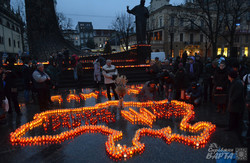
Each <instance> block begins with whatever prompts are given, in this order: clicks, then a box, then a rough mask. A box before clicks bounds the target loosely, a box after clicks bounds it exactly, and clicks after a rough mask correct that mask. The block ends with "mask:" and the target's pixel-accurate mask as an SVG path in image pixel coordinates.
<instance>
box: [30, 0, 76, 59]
mask: <svg viewBox="0 0 250 163" xmlns="http://www.w3.org/2000/svg"><path fill="white" fill-rule="evenodd" d="M25 9H26V20H27V31H28V42H29V47H30V54H31V56H32V57H33V58H34V59H37V60H40V61H44V60H48V58H49V55H50V53H52V52H54V51H60V50H62V49H63V48H65V47H67V48H68V49H69V51H70V52H71V53H75V54H78V53H80V50H78V49H76V48H75V47H74V46H73V45H71V44H70V43H69V42H67V41H66V40H64V38H63V36H62V34H61V31H60V29H59V26H58V21H57V17H56V13H55V6H54V1H53V0H25Z"/></svg>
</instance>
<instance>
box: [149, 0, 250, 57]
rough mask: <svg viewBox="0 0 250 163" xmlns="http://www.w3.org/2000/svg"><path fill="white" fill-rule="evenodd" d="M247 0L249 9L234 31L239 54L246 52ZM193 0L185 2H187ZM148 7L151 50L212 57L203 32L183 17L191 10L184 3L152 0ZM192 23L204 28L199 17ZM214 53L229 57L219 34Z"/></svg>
mask: <svg viewBox="0 0 250 163" xmlns="http://www.w3.org/2000/svg"><path fill="white" fill-rule="evenodd" d="M249 1H250V0H247V1H245V2H246V5H248V12H246V13H244V14H243V15H242V16H241V17H240V18H239V22H238V24H237V29H236V33H235V41H234V48H235V49H236V51H237V54H238V56H243V55H246V56H248V55H249V48H250V47H249V46H250V38H249V37H250V36H249V34H250V32H249V31H250V21H249V20H250V9H249V8H250V7H249V6H250V2H249ZM194 2H195V1H193V0H190V1H187V3H194ZM148 9H149V12H150V16H149V19H148V24H147V31H148V43H149V44H151V45H152V51H154V52H155V51H160V52H165V54H166V57H176V56H182V54H183V52H184V51H187V53H188V55H195V54H196V53H197V54H199V55H200V56H202V57H204V56H205V55H207V56H208V57H212V48H211V47H209V40H208V38H207V37H206V35H205V34H204V33H203V32H202V31H201V30H200V29H199V28H198V27H196V26H195V25H194V24H193V23H191V22H187V21H185V20H184V19H182V17H185V16H184V15H187V14H188V13H190V12H194V11H191V10H190V9H188V8H187V7H186V6H185V5H179V6H172V5H170V4H169V1H168V0H151V3H150V6H149V7H148ZM196 12H198V10H196ZM191 14H192V13H191ZM195 24H197V25H199V26H200V27H202V26H203V27H204V28H206V27H205V25H204V22H203V21H202V20H198V19H197V20H195ZM203 27H202V28H203ZM225 31H226V30H225ZM217 54H218V55H219V54H222V55H225V56H230V49H229V45H228V43H227V42H226V41H225V39H224V38H223V37H221V36H218V42H217Z"/></svg>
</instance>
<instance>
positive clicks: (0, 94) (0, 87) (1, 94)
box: [0, 65, 6, 121]
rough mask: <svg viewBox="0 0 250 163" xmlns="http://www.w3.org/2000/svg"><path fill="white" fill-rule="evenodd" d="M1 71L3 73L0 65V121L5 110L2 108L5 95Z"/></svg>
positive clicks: (3, 116)
mask: <svg viewBox="0 0 250 163" xmlns="http://www.w3.org/2000/svg"><path fill="white" fill-rule="evenodd" d="M3 73H4V68H3V66H2V65H1V66H0V109H1V110H0V121H1V120H3V119H5V118H6V115H5V112H4V110H3V108H2V104H3V100H4V97H5V95H4V82H3V80H2V76H3Z"/></svg>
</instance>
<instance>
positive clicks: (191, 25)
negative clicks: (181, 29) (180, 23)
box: [190, 21, 194, 29]
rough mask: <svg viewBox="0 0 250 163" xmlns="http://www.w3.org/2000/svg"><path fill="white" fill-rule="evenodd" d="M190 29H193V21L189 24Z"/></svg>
mask: <svg viewBox="0 0 250 163" xmlns="http://www.w3.org/2000/svg"><path fill="white" fill-rule="evenodd" d="M190 28H191V29H194V23H193V21H191V22H190Z"/></svg>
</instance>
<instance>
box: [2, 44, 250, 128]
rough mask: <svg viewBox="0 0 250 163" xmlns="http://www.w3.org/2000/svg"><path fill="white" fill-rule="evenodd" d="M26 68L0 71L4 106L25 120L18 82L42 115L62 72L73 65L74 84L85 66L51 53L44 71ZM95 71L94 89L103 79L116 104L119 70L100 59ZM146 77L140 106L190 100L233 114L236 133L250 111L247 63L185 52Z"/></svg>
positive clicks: (154, 64) (27, 63) (30, 64)
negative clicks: (144, 103)
mask: <svg viewBox="0 0 250 163" xmlns="http://www.w3.org/2000/svg"><path fill="white" fill-rule="evenodd" d="M23 63H24V64H23V66H22V68H21V73H20V72H18V70H17V67H16V66H14V62H12V61H11V62H9V64H8V66H5V67H4V66H1V67H0V103H1V105H0V106H3V105H4V103H5V101H6V99H7V101H8V103H9V104H8V105H9V106H8V107H9V109H8V113H9V114H12V112H13V108H14V109H15V112H16V114H17V115H22V113H21V111H20V107H19V103H18V98H17V97H18V88H17V82H16V80H17V79H18V78H22V79H23V86H24V92H23V93H24V99H25V103H27V104H28V103H32V102H33V101H35V100H36V98H35V96H37V97H38V98H37V99H38V104H39V106H40V110H41V111H44V110H46V109H48V107H49V103H51V101H50V90H51V89H57V87H58V81H59V76H60V74H61V73H62V71H63V69H64V68H68V67H70V66H71V67H72V68H73V69H74V80H76V81H77V80H78V79H79V77H81V75H79V73H80V72H81V71H82V64H80V62H79V58H78V56H77V55H72V56H71V59H70V58H69V52H68V50H67V49H63V50H62V51H61V52H57V53H53V54H52V55H51V57H50V58H49V65H48V66H47V68H46V69H45V68H44V65H43V64H40V63H36V62H34V61H31V60H30V59H29V58H25V57H24V58H23ZM93 67H94V74H93V76H94V82H95V87H96V88H100V83H101V75H103V77H104V84H105V86H106V88H107V97H108V100H111V94H110V91H111V89H112V91H113V94H114V98H115V100H118V95H117V93H116V91H115V87H116V85H115V79H116V77H117V75H118V71H117V69H116V67H115V66H114V65H112V64H111V60H109V59H108V60H103V59H102V58H98V59H96V60H95V61H94V62H93ZM19 71H20V70H19ZM146 72H147V73H148V74H150V76H151V80H150V81H148V82H146V83H145V84H144V87H143V88H142V90H141V92H140V96H139V99H140V100H142V101H147V100H159V99H166V98H167V99H168V100H170V101H171V100H181V101H186V102H188V103H192V104H194V106H199V105H200V104H202V103H206V102H209V103H214V104H215V106H216V108H217V112H221V113H225V112H226V111H228V112H229V113H230V123H229V124H230V126H229V128H230V129H235V128H237V126H238V125H239V122H240V120H241V119H242V116H243V111H244V108H247V109H248V110H249V108H250V71H249V68H248V66H247V62H246V58H243V59H242V61H241V62H239V61H238V60H233V59H231V60H229V59H228V58H225V57H223V56H218V57H217V58H216V59H214V60H211V59H210V58H207V60H206V61H205V62H202V61H201V57H200V56H199V55H195V56H190V57H188V56H187V54H186V53H184V54H183V56H182V58H181V57H176V58H168V59H166V60H164V61H163V62H162V61H159V58H157V57H156V58H155V60H152V61H151V62H150V67H149V68H147V69H146ZM12 103H13V106H12ZM1 110H3V109H1ZM248 113H249V112H248ZM4 116H5V114H1V117H0V118H4ZM249 117H250V115H249Z"/></svg>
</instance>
